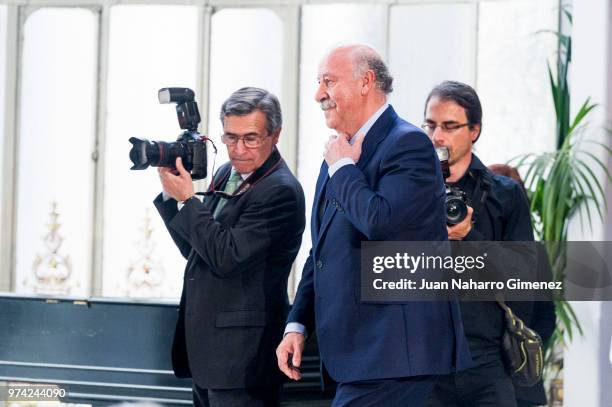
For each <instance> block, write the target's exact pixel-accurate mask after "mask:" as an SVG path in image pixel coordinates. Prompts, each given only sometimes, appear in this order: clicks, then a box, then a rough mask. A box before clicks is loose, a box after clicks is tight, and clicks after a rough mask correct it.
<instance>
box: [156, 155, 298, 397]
mask: <svg viewBox="0 0 612 407" xmlns="http://www.w3.org/2000/svg"><path fill="white" fill-rule="evenodd" d="M230 170H231V165H230V163H227V164H225V165H224V166H222V167H221V168H220V169H219V171H218V172H217V173H216V174H215V177H214V178H215V185H216V187H217V188H218V189H219V188H221V189H222V188H223V187H224V183H225V182H226V180H227V178H228V175H229V172H230ZM262 175H263V177H262ZM255 179H258V181H255V182H254V183H253V182H252V181H254V180H255ZM244 182H249V183H251V184H252V186H251V187H250V188H249V189H248V190H247V192H245V193H244V194H242V195H240V196H238V197H236V198H234V199H230V200H228V202H227V203H226V205H225V206H224V207H223V209H222V210H221V212H220V213H219V215H218V216H217V219H216V220H215V219H213V216H212V211H213V209H214V207H215V206H216V204H217V202H218V200H219V198H217V197H214V196H207V197H206V198H205V199H204V202H203V203H201V202H199V201H198V200H197V199H191V200H188V201H187V202H186V204H185V206H184V207H183V208H182V209H181V210H180V211H177V204H176V201H175V200H173V199H170V200H168V201H165V202H163V200H162V197H161V195H160V196H158V197H157V198H156V199H155V201H154V203H155V206H156V207H157V209H158V210H159V213H160V214H161V216H162V218H163V220H164V222H165V223H166V226H167V228H168V231H169V232H170V234H171V235H172V238H173V239H174V241H175V243H176V245H177V246H178V248H179V250H180V251H181V253H182V254H183V256H184V257H185V258H186V259H188V261H187V267H186V269H185V276H184V284H183V293H182V296H181V304H180V307H179V319H178V323H177V327H176V333H175V338H174V344H173V348H172V360H173V367H174V370H175V373H176V375H177V376H179V377H190V376H192V377H193V379H194V381H195V383H196V384H197V385H198V386H200V387H202V388H212V389H229V388H244V387H251V386H264V385H271V384H275V383H279V382H280V381H281V380H282V377H281V374H280V373H279V369H278V366H277V361H276V356H275V349H276V347H277V346H278V344H279V343H280V341H281V339H282V333H283V328H284V321H285V319H286V317H287V313H288V307H289V301H288V298H287V278H288V276H289V272H290V270H291V265H292V263H293V261H294V259H295V256H296V254H297V252H298V249H299V247H300V243H301V239H302V233H303V231H304V224H305V217H304V211H305V209H304V193H303V191H302V187H301V186H300V184H299V182H298V181H297V179H296V178H295V177H294V176H293V174H291V171H290V170H289V169H288V168H287V166H286V164H285V163H284V161H283V160H282V159H281V158H280V154H278V152H277V151H276V150H274V152H273V153H272V155H271V156H270V157H269V158H268V160H267V161H266V162H265V163H264V164H263V165H262V167H260V168H259V169H257V170H256V171H255V172H254V173H253V174H252V175H251V176H250V177H249V178H248V179H247V180H245V181H244Z"/></svg>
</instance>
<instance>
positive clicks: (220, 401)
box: [193, 383, 281, 407]
mask: <svg viewBox="0 0 612 407" xmlns="http://www.w3.org/2000/svg"><path fill="white" fill-rule="evenodd" d="M280 392H281V385H278V386H272V387H249V388H246V389H203V388H201V387H199V386H198V385H196V384H195V383H194V384H193V405H194V406H195V407H279V406H280Z"/></svg>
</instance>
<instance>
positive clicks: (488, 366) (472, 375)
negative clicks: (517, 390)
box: [425, 358, 517, 407]
mask: <svg viewBox="0 0 612 407" xmlns="http://www.w3.org/2000/svg"><path fill="white" fill-rule="evenodd" d="M425 405H426V406H427V407H517V405H516V397H515V395H514V385H513V384H512V381H511V380H510V377H509V376H508V375H507V374H506V371H505V369H504V365H503V362H502V361H501V359H499V358H495V359H493V360H490V361H488V362H487V363H484V364H480V365H479V366H477V367H474V368H471V369H467V370H464V371H461V372H459V373H455V374H450V375H444V376H440V378H439V379H438V382H437V383H436V385H435V386H434V389H433V391H432V392H431V395H430V398H429V400H428V401H427V403H426V404H425Z"/></svg>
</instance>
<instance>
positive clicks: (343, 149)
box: [323, 133, 365, 166]
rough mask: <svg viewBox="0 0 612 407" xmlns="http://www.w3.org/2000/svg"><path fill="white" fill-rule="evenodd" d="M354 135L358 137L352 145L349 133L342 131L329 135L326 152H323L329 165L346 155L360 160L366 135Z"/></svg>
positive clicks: (354, 159)
mask: <svg viewBox="0 0 612 407" xmlns="http://www.w3.org/2000/svg"><path fill="white" fill-rule="evenodd" d="M354 137H356V140H355V143H354V144H353V145H351V144H349V138H350V137H349V136H348V134H344V133H340V134H333V135H331V136H329V140H328V141H327V143H326V144H325V153H324V154H323V156H324V157H325V161H326V162H327V165H328V166H331V165H332V164H334V163H335V162H336V161H338V160H339V159H341V158H344V157H348V158H351V159H352V160H353V161H355V162H357V161H359V157H360V156H361V145H362V144H363V139H364V138H365V137H364V136H363V134H356V135H355V136H354Z"/></svg>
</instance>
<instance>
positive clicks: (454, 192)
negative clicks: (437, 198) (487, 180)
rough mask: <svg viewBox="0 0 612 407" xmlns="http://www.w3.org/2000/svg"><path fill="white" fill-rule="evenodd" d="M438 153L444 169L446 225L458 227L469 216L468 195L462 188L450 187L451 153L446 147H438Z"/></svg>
mask: <svg viewBox="0 0 612 407" xmlns="http://www.w3.org/2000/svg"><path fill="white" fill-rule="evenodd" d="M436 153H437V154H438V159H439V160H440V166H441V167H442V176H443V177H444V183H445V186H446V224H447V225H451V226H452V225H456V224H458V223H461V222H462V221H463V220H464V219H465V217H466V216H467V213H468V210H467V204H468V199H467V194H466V193H465V191H463V190H461V188H458V187H454V186H450V185H448V183H446V179H447V178H448V177H450V165H449V163H448V158H449V152H448V148H446V147H436Z"/></svg>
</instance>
